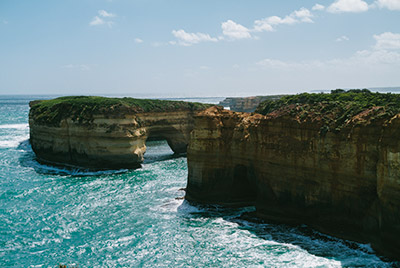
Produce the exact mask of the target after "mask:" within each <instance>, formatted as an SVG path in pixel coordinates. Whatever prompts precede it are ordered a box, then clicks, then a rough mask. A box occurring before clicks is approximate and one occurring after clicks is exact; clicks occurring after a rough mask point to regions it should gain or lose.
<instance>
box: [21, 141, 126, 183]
mask: <svg viewBox="0 0 400 268" xmlns="http://www.w3.org/2000/svg"><path fill="white" fill-rule="evenodd" d="M17 150H21V151H23V152H24V153H23V154H22V156H21V157H20V158H19V163H20V165H21V166H22V167H26V168H33V169H34V170H35V172H36V173H38V174H42V175H68V176H79V177H82V176H96V175H106V174H116V173H124V172H127V171H128V170H127V169H120V170H102V171H93V170H88V169H79V168H75V167H68V166H53V165H46V164H42V163H39V162H38V161H37V158H36V155H35V153H34V152H33V150H32V147H31V145H30V142H29V140H25V141H23V142H21V143H20V144H19V145H18V147H17Z"/></svg>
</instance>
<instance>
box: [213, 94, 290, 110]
mask: <svg viewBox="0 0 400 268" xmlns="http://www.w3.org/2000/svg"><path fill="white" fill-rule="evenodd" d="M282 96H283V95H270V96H254V97H236V98H235V97H230V98H226V99H225V100H223V101H221V102H220V103H219V105H221V106H223V107H229V109H230V110H231V111H235V112H246V113H251V112H254V111H255V110H256V108H257V107H258V105H259V104H260V103H261V102H263V101H265V100H277V99H280V98H281V97H282Z"/></svg>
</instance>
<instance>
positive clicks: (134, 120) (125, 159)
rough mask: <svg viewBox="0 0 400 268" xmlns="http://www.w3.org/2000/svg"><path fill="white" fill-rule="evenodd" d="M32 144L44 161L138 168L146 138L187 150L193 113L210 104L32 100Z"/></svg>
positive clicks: (96, 98)
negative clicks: (162, 140)
mask: <svg viewBox="0 0 400 268" xmlns="http://www.w3.org/2000/svg"><path fill="white" fill-rule="evenodd" d="M30 106H31V108H30V113H29V127H30V142H31V145H32V149H33V151H34V152H35V153H36V156H37V159H38V160H39V161H40V162H43V163H49V164H55V165H64V166H65V165H70V166H73V167H80V168H89V169H119V168H137V167H139V166H140V163H141V162H142V161H143V155H144V153H145V151H146V145H145V143H146V140H147V139H153V140H154V139H165V140H167V142H168V144H169V146H170V147H171V149H172V150H173V151H174V152H175V153H186V148H187V144H188V142H189V134H190V131H191V130H192V129H193V116H194V115H195V113H196V112H198V111H200V110H204V109H205V108H207V107H209V106H210V105H205V104H200V103H190V102H183V101H167V100H146V99H133V98H104V97H87V96H76V97H61V98H57V99H53V100H43V101H33V102H31V103H30Z"/></svg>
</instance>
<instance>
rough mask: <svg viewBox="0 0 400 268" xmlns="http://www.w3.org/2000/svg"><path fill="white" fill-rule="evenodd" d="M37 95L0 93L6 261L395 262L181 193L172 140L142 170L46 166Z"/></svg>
mask: <svg viewBox="0 0 400 268" xmlns="http://www.w3.org/2000/svg"><path fill="white" fill-rule="evenodd" d="M43 97H46V96H41V98H43ZM48 97H50V96H48ZM36 98H38V97H37V96H36V97H35V96H0V267H55V266H56V265H57V264H66V265H68V266H74V265H78V267H391V266H392V265H393V264H392V263H388V262H384V261H382V260H380V259H379V258H378V257H377V256H376V255H375V254H374V252H373V251H372V250H371V248H370V247H369V246H368V245H361V244H357V243H353V242H349V241H344V240H340V239H335V238H332V237H329V236H326V235H322V234H320V233H318V232H315V231H313V230H311V229H309V228H307V227H306V226H300V227H297V228H295V227H288V226H285V225H276V224H256V223H250V222H247V221H245V220H242V219H240V217H239V216H240V214H241V213H243V212H244V211H252V210H254V208H252V207H248V208H244V209H226V208H222V207H218V206H194V205H191V204H189V203H187V202H186V201H183V200H182V199H179V198H180V197H182V196H183V195H184V192H183V191H182V190H180V189H181V188H183V187H185V186H186V179H187V167H186V158H185V157H174V155H173V153H172V151H171V150H170V149H169V147H168V145H167V144H166V142H149V143H148V144H147V145H148V151H147V153H146V155H145V158H146V160H145V163H144V164H143V167H142V168H140V169H137V170H118V171H107V172H85V171H82V170H63V169H59V168H55V167H50V166H45V165H41V164H39V163H37V162H36V160H35V155H34V154H33V152H32V150H31V148H30V145H29V141H28V139H29V128H28V112H29V107H28V102H29V100H33V99H36ZM219 100H221V98H219V99H204V98H203V99H201V100H199V101H209V102H214V103H217V102H218V101H219Z"/></svg>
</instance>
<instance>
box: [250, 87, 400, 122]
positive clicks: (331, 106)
mask: <svg viewBox="0 0 400 268" xmlns="http://www.w3.org/2000/svg"><path fill="white" fill-rule="evenodd" d="M256 113H260V114H263V115H267V114H268V115H271V116H278V115H284V114H289V115H291V116H294V117H296V118H297V119H298V120H300V121H305V120H318V121H321V123H323V124H324V125H325V126H326V128H327V130H329V129H333V130H340V129H341V128H342V127H344V126H345V125H346V124H348V123H350V122H353V123H367V122H370V121H372V120H375V119H379V118H380V119H385V118H390V117H392V116H393V115H395V114H398V113H400V94H392V93H378V92H376V93H373V92H371V91H369V90H368V89H351V90H348V91H346V90H343V89H336V90H332V91H331V93H330V94H326V93H302V94H297V95H288V96H284V97H282V98H280V99H278V100H266V101H264V102H262V103H260V105H259V106H258V107H257V109H256Z"/></svg>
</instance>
